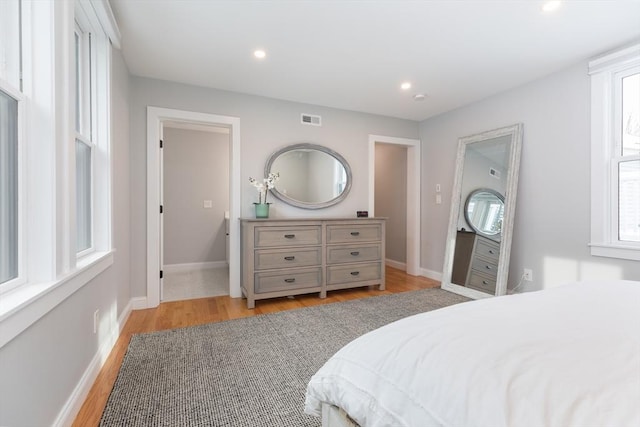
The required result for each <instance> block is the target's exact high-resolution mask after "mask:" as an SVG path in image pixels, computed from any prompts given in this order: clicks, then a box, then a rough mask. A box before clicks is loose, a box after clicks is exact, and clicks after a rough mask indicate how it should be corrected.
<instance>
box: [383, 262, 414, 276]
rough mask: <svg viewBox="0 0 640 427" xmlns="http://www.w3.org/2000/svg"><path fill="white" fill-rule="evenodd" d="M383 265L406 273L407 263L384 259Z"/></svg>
mask: <svg viewBox="0 0 640 427" xmlns="http://www.w3.org/2000/svg"><path fill="white" fill-rule="evenodd" d="M384 263H385V264H386V265H388V266H389V267H393V268H397V269H398V270H402V271H407V263H405V262H400V261H395V260H393V259H389V258H387V259H385V261H384ZM414 276H415V274H414Z"/></svg>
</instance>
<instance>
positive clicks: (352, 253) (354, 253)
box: [351, 251, 360, 256]
mask: <svg viewBox="0 0 640 427" xmlns="http://www.w3.org/2000/svg"><path fill="white" fill-rule="evenodd" d="M351 255H353V256H358V255H360V252H358V251H355V252H351Z"/></svg>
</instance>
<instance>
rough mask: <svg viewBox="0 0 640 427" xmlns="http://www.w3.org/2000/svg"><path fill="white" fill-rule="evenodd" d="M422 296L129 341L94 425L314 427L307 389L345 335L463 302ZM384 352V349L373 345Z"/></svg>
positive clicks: (435, 293) (438, 294)
mask: <svg viewBox="0 0 640 427" xmlns="http://www.w3.org/2000/svg"><path fill="white" fill-rule="evenodd" d="M467 300H468V299H467V298H465V297H462V296H459V295H455V294H452V293H449V292H447V291H443V290H441V289H426V290H420V291H413V292H404V293H399V294H393V295H385V296H378V297H370V298H365V299H360V300H354V301H348V302H342V303H332V304H326V305H321V306H315V307H310V308H302V309H296V310H289V311H283V312H279V313H274V314H266V315H259V316H253V317H247V318H243V319H237V320H229V321H225V322H218V323H210V324H206V325H201V326H193V327H189V328H182V329H174V330H169V331H161V332H153V333H148V334H140V335H135V336H134V337H133V338H132V339H131V343H130V344H129V348H128V349H127V353H126V355H125V358H124V361H123V363H122V366H121V368H120V372H119V374H118V377H117V379H116V382H115V385H114V387H113V390H112V391H111V395H110V396H109V399H108V402H107V406H106V408H105V410H104V413H103V415H102V419H101V421H100V425H101V426H234V427H235V426H238V427H259V426H265V427H304V426H319V425H320V420H319V419H317V418H314V417H311V416H309V415H306V414H304V413H303V408H304V394H305V390H306V386H307V382H308V381H309V379H310V378H311V376H312V375H313V374H314V373H315V371H317V370H318V369H319V368H320V367H321V366H322V365H323V364H324V362H326V360H327V359H328V358H329V357H330V356H331V355H333V354H334V353H335V352H336V351H337V350H339V349H340V348H341V347H342V346H344V345H345V344H347V343H348V342H349V341H351V340H353V339H354V338H356V337H358V336H360V335H362V334H364V333H366V332H369V331H371V330H373V329H376V328H378V327H380V326H383V325H386V324H388V323H391V322H393V321H395V320H398V319H401V318H403V317H406V316H409V315H412V314H417V313H422V312H425V311H429V310H434V309H437V308H440V307H445V306H448V305H452V304H456V303H460V302H463V301H467ZM381 345H384V343H381Z"/></svg>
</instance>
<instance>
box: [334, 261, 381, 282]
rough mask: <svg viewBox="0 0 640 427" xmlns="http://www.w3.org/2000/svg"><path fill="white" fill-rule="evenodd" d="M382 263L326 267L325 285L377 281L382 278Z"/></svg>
mask: <svg viewBox="0 0 640 427" xmlns="http://www.w3.org/2000/svg"><path fill="white" fill-rule="evenodd" d="M381 272H382V263H379V262H373V263H366V264H350V265H339V266H330V267H327V285H335V284H338V283H348V282H360V281H363V280H377V279H380V278H381V277H382V274H381Z"/></svg>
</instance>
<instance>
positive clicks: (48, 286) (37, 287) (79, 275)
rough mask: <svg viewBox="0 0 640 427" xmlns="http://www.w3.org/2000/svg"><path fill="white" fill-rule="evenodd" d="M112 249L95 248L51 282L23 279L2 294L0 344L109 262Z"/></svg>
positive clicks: (79, 286) (105, 266)
mask: <svg viewBox="0 0 640 427" xmlns="http://www.w3.org/2000/svg"><path fill="white" fill-rule="evenodd" d="M113 253H114V251H110V252H102V253H100V252H95V253H93V254H92V256H91V257H87V258H86V259H84V260H83V261H84V262H85V263H86V264H85V265H83V266H78V268H77V269H76V270H74V271H73V272H71V273H70V274H68V275H66V276H65V277H62V278H60V279H58V280H56V281H53V282H45V283H27V284H25V285H22V286H20V287H18V288H16V289H14V290H12V291H11V292H8V293H7V294H5V295H3V296H2V304H1V305H0V324H2V334H1V335H0V348H2V347H3V346H4V345H5V344H6V343H8V342H9V341H11V340H12V339H13V338H15V337H16V336H18V335H19V334H21V333H22V332H23V331H24V330H25V329H27V328H28V327H29V326H31V325H32V324H34V323H35V322H37V321H38V320H39V319H41V318H42V317H43V316H44V315H45V314H47V313H48V312H49V311H51V310H53V309H54V308H55V307H56V306H57V305H58V304H60V303H62V302H63V301H64V300H66V299H67V298H68V297H69V296H71V295H72V294H73V293H74V292H76V291H77V290H78V289H80V288H82V287H83V286H84V285H85V284H87V283H89V282H90V281H91V280H93V279H94V278H95V277H96V276H97V275H98V274H100V273H102V272H103V271H104V270H105V269H106V268H107V267H109V266H110V265H112V264H113ZM89 258H91V259H89Z"/></svg>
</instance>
